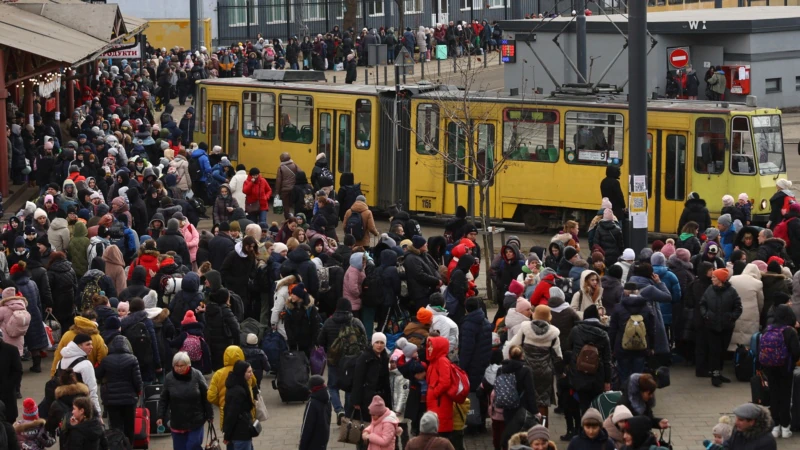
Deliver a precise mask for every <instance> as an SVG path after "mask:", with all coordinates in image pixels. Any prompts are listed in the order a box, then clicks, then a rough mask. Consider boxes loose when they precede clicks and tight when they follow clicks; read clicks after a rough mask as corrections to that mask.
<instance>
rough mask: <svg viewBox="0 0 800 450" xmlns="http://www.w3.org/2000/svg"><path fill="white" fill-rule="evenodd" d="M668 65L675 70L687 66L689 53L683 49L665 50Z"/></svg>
mask: <svg viewBox="0 0 800 450" xmlns="http://www.w3.org/2000/svg"><path fill="white" fill-rule="evenodd" d="M667 54H668V55H669V56H668V59H669V64H670V65H671V66H672V67H674V68H676V69H683V68H684V67H686V66H688V65H689V51H688V50H687V49H686V48H685V47H676V48H670V49H667Z"/></svg>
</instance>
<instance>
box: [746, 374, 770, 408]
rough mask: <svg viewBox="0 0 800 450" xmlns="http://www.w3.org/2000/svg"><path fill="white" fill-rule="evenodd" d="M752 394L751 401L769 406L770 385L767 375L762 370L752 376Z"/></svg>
mask: <svg viewBox="0 0 800 450" xmlns="http://www.w3.org/2000/svg"><path fill="white" fill-rule="evenodd" d="M750 396H751V401H752V402H753V403H755V404H756V405H761V406H765V407H768V406H769V385H768V384H767V377H766V375H763V374H762V373H761V371H758V372H756V374H755V375H753V377H752V378H750Z"/></svg>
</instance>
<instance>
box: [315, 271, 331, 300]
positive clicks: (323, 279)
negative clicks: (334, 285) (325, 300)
mask: <svg viewBox="0 0 800 450" xmlns="http://www.w3.org/2000/svg"><path fill="white" fill-rule="evenodd" d="M328 269H329V267H320V268H319V269H317V278H318V279H319V289H318V290H317V292H318V293H320V294H324V293H326V292H328V291H330V290H331V274H330V270H328Z"/></svg>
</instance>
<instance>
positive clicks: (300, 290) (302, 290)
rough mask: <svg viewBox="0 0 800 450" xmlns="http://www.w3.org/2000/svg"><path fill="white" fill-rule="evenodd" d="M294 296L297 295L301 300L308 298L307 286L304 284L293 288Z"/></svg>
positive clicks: (298, 284)
mask: <svg viewBox="0 0 800 450" xmlns="http://www.w3.org/2000/svg"><path fill="white" fill-rule="evenodd" d="M292 295H296V296H298V297H300V298H303V299H304V298H306V286H305V285H304V284H303V283H297V284H295V285H294V287H293V288H292Z"/></svg>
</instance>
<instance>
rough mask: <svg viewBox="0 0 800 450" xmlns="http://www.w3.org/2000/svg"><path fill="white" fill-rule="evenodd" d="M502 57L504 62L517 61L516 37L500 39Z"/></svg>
mask: <svg viewBox="0 0 800 450" xmlns="http://www.w3.org/2000/svg"><path fill="white" fill-rule="evenodd" d="M500 58H501V59H502V60H503V62H504V63H515V62H517V41H516V40H514V39H500Z"/></svg>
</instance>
